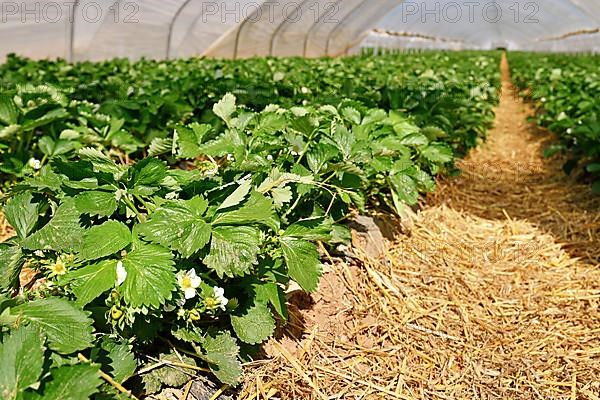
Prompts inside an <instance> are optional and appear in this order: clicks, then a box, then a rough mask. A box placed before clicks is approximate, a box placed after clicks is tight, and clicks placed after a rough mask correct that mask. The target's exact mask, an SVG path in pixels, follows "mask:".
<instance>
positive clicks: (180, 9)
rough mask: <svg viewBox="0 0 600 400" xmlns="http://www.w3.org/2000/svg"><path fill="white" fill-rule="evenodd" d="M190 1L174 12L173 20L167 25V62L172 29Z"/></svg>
mask: <svg viewBox="0 0 600 400" xmlns="http://www.w3.org/2000/svg"><path fill="white" fill-rule="evenodd" d="M191 1H192V0H185V1H184V2H183V4H181V6H180V7H179V8H178V9H177V11H175V15H173V19H171V22H170V23H169V34H168V36H167V60H170V59H171V41H172V40H173V28H174V27H175V21H177V18H179V15H181V12H182V11H183V9H184V8H186V7H187V5H188V4H190V2H191Z"/></svg>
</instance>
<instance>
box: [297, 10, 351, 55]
mask: <svg viewBox="0 0 600 400" xmlns="http://www.w3.org/2000/svg"><path fill="white" fill-rule="evenodd" d="M341 2H342V0H336V1H335V3H333V4H334V6H335V7H337V6H338V5H339V4H340V3H341ZM326 15H327V13H323V15H321V16H319V18H318V19H317V20H316V21H315V23H314V24H312V26H311V27H310V28H309V29H308V31H307V32H306V36H304V48H303V49H302V57H306V53H307V52H308V41H309V39H310V36H311V35H312V33H313V32H314V30H315V29H316V28H318V27H319V26H320V25H321V22H323V20H324V19H325V16H326Z"/></svg>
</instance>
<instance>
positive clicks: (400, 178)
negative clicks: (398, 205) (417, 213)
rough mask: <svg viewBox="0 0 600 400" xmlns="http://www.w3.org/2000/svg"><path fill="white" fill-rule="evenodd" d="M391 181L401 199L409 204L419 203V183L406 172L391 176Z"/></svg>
mask: <svg viewBox="0 0 600 400" xmlns="http://www.w3.org/2000/svg"><path fill="white" fill-rule="evenodd" d="M390 182H391V183H392V186H393V187H394V192H395V193H396V194H397V196H398V198H399V199H400V200H401V201H403V202H405V203H406V204H408V205H413V204H416V203H417V201H418V200H419V192H418V191H417V184H416V183H415V181H414V180H413V179H412V178H411V177H410V176H408V175H405V174H395V175H392V176H390Z"/></svg>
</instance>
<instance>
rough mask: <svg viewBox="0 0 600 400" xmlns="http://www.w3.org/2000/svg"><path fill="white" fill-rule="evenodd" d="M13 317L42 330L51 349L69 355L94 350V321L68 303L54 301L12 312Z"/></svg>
mask: <svg viewBox="0 0 600 400" xmlns="http://www.w3.org/2000/svg"><path fill="white" fill-rule="evenodd" d="M10 311H11V315H15V316H19V318H20V320H21V321H23V322H25V323H29V325H31V326H34V327H37V328H39V329H40V330H41V331H42V332H43V333H44V334H45V335H46V337H47V338H48V345H49V347H50V348H51V349H52V350H54V351H57V352H59V353H62V354H70V353H74V352H76V351H81V350H84V349H86V348H88V347H90V346H91V344H92V341H93V340H94V336H92V320H91V319H90V318H88V313H86V312H84V311H83V310H81V309H80V308H78V307H76V306H75V305H74V303H72V302H70V301H67V300H65V299H60V298H56V297H51V298H47V299H41V300H34V301H30V302H28V303H24V304H21V305H19V306H16V307H13V308H11V310H10Z"/></svg>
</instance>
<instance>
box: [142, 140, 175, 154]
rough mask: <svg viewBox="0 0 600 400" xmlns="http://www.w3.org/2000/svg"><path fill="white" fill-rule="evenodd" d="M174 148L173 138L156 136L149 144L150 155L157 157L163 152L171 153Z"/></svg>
mask: <svg viewBox="0 0 600 400" xmlns="http://www.w3.org/2000/svg"><path fill="white" fill-rule="evenodd" d="M172 150H173V139H171V138H158V137H157V138H154V139H152V141H151V142H150V145H149V146H148V156H149V157H156V156H159V155H162V154H167V153H171V152H172Z"/></svg>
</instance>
